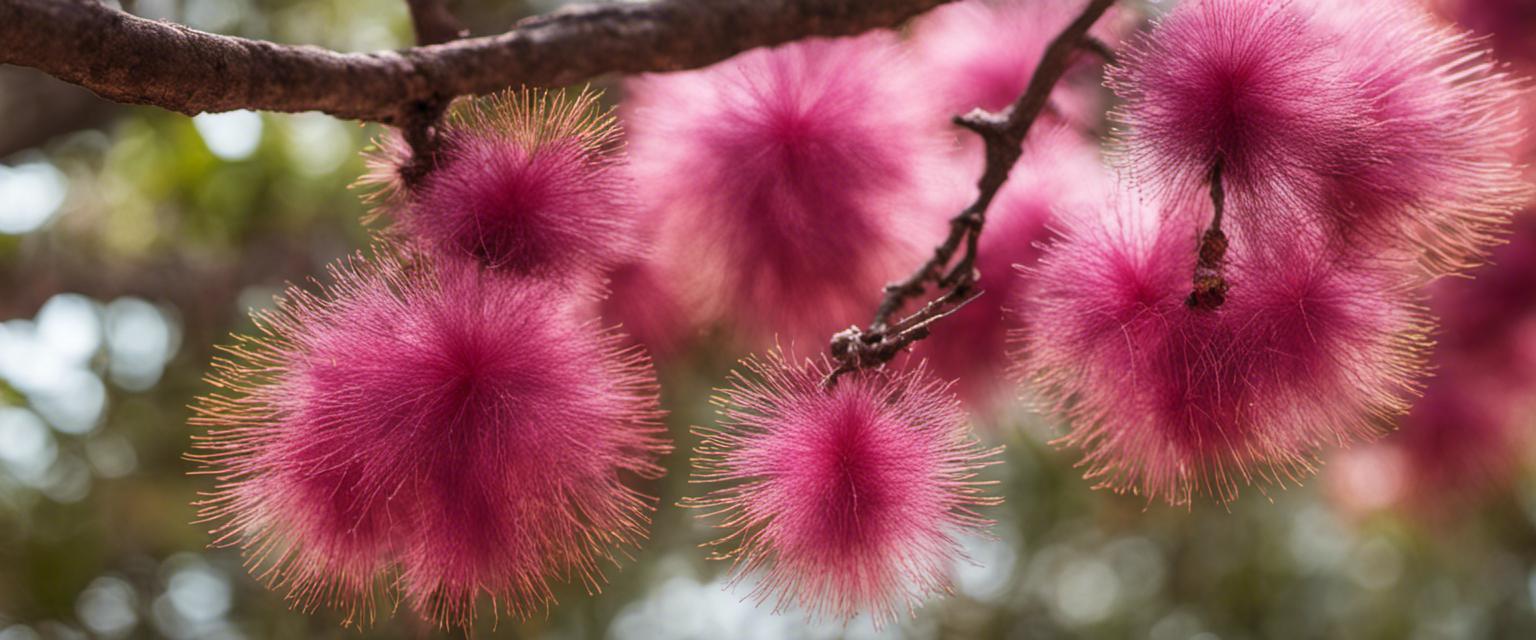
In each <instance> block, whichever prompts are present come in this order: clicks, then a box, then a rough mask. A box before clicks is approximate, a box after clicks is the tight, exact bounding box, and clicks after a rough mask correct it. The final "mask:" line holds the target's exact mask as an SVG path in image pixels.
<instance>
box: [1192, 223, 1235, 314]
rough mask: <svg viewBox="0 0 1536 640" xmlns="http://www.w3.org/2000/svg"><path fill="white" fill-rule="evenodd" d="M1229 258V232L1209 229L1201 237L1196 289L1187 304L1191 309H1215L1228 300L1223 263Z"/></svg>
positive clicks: (1196, 265)
mask: <svg viewBox="0 0 1536 640" xmlns="http://www.w3.org/2000/svg"><path fill="white" fill-rule="evenodd" d="M1226 259H1227V234H1225V233H1222V231H1221V229H1218V228H1214V227H1213V228H1211V229H1207V230H1206V232H1205V235H1204V236H1202V237H1201V238H1200V252H1199V259H1198V260H1197V262H1196V263H1195V281H1194V285H1195V286H1194V290H1193V291H1191V292H1190V293H1189V298H1188V299H1187V300H1185V304H1187V305H1189V307H1190V308H1191V309H1198V310H1201V311H1215V310H1216V309H1218V308H1220V307H1221V305H1222V304H1223V303H1225V302H1226V301H1227V289H1228V288H1230V286H1231V285H1229V284H1227V279H1226V277H1225V276H1223V275H1222V265H1223V264H1224V263H1225V262H1226Z"/></svg>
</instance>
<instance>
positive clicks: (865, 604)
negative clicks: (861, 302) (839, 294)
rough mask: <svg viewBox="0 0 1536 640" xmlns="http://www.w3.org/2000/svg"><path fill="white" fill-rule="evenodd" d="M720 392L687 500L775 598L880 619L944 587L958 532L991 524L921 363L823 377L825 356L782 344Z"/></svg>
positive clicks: (761, 595)
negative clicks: (697, 490) (829, 382)
mask: <svg viewBox="0 0 1536 640" xmlns="http://www.w3.org/2000/svg"><path fill="white" fill-rule="evenodd" d="M745 364H746V367H747V370H746V372H745V373H737V374H734V378H735V380H734V384H733V385H732V386H731V387H730V388H727V389H725V390H723V391H722V393H723V395H722V397H721V404H722V409H721V413H722V415H723V416H724V420H723V421H722V423H721V424H720V425H719V426H718V427H716V428H713V429H703V428H701V429H699V432H700V434H701V435H702V436H703V437H704V442H703V443H702V444H701V445H700V446H699V449H698V451H697V454H698V458H697V459H696V460H695V472H694V477H695V479H696V480H697V481H700V482H704V483H708V484H710V485H713V486H714V487H715V488H714V489H713V490H712V491H711V492H710V493H709V494H708V495H706V496H704V497H702V498H698V499H695V500H692V501H690V505H691V506H696V507H701V508H704V509H707V510H708V511H709V513H708V514H706V515H707V516H717V517H718V518H720V520H719V525H718V526H719V527H720V528H722V529H725V530H726V533H725V535H724V536H723V537H722V538H720V539H719V540H717V541H715V542H714V543H712V544H713V545H716V546H718V547H720V548H721V551H720V552H719V553H718V555H717V557H718V558H721V559H730V560H733V561H734V568H735V571H736V576H735V579H736V580H738V581H740V580H746V579H751V580H754V581H755V588H754V589H753V591H752V593H753V595H754V596H755V597H756V598H758V599H759V600H760V601H761V600H770V599H771V600H773V601H774V603H775V607H776V609H782V608H784V607H788V606H798V607H800V608H802V609H804V610H806V611H807V612H808V613H809V614H810V615H811V616H821V615H828V616H831V617H834V618H841V619H848V618H851V617H853V616H855V615H858V614H861V613H863V614H870V615H871V616H872V617H873V618H874V620H875V621H876V624H881V623H884V622H887V621H890V620H891V619H893V618H894V617H895V616H896V615H897V614H898V613H899V612H900V611H902V610H911V609H912V608H913V607H915V606H916V605H917V604H919V603H920V602H921V601H922V599H923V598H925V597H926V596H928V595H929V594H932V593H943V592H947V591H948V590H949V589H950V578H949V570H950V567H951V566H952V564H953V562H954V561H955V560H956V559H957V558H961V557H963V554H962V552H961V549H960V543H959V541H958V540H957V539H956V536H958V535H959V534H963V533H978V532H981V531H982V530H984V529H985V528H986V527H987V526H988V525H989V524H990V522H989V521H987V520H985V519H983V518H982V517H981V516H980V515H979V514H977V513H976V511H975V509H976V508H977V507H979V506H983V505H990V504H996V503H997V502H998V500H997V499H994V498H988V497H985V496H984V495H982V485H984V484H986V483H984V482H980V481H978V480H976V479H975V478H976V474H977V471H978V469H980V468H981V467H983V466H986V465H988V464H991V463H992V462H993V461H992V460H991V458H992V456H993V455H995V454H996V453H997V452H996V451H995V450H992V451H988V450H983V449H981V447H980V445H979V444H978V443H977V441H976V440H975V438H974V437H973V436H972V435H971V432H970V429H969V427H968V426H967V424H966V417H965V414H964V412H963V411H962V410H961V409H960V405H959V402H958V401H957V400H956V399H955V398H954V396H953V395H951V394H950V393H949V391H948V389H947V388H946V385H945V384H943V383H941V382H939V381H937V380H936V379H934V378H933V377H932V376H930V375H929V374H928V373H927V372H925V371H922V370H921V369H917V370H909V371H904V372H899V373H896V372H886V371H864V372H858V373H854V374H849V375H845V376H843V377H842V378H841V379H839V380H838V382H837V384H836V386H835V387H833V388H831V389H825V388H823V386H822V378H823V377H824V376H825V375H826V374H827V372H828V371H829V370H830V365H828V364H827V363H826V362H825V361H823V362H820V363H816V362H812V361H810V360H807V361H805V362H804V363H803V364H799V365H796V364H793V363H791V362H787V361H785V360H784V359H783V357H782V356H781V355H779V354H777V353H773V354H771V355H769V356H768V357H767V358H766V359H763V360H757V359H748V360H746V361H745Z"/></svg>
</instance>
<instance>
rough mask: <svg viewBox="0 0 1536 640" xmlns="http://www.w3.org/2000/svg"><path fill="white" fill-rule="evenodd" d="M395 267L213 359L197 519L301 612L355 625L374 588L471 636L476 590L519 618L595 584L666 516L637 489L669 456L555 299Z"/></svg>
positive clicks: (642, 399)
mask: <svg viewBox="0 0 1536 640" xmlns="http://www.w3.org/2000/svg"><path fill="white" fill-rule="evenodd" d="M392 255H393V254H392V253H390V252H389V250H388V249H387V248H385V247H381V248H380V257H378V258H376V259H374V260H373V261H371V262H370V261H363V260H361V259H357V260H355V261H353V262H350V263H347V264H344V265H342V266H338V267H335V268H333V269H332V271H331V275H332V277H333V279H334V283H333V284H331V285H329V286H327V287H325V288H324V289H323V290H322V291H321V292H319V293H310V292H307V291H304V290H301V289H298V288H293V289H290V290H289V291H288V293H287V294H286V296H285V297H284V298H282V299H281V300H280V302H279V305H278V307H277V308H276V309H275V310H273V311H271V312H266V313H258V314H257V316H256V321H257V324H258V327H259V328H260V333H259V334H257V335H254V336H238V337H237V342H236V343H235V345H233V346H231V347H229V348H228V349H227V351H228V353H229V356H228V357H227V358H225V359H222V360H219V361H217V362H216V363H215V371H214V373H213V374H212V376H211V378H210V380H211V381H212V383H213V384H214V385H215V386H216V387H217V388H218V389H219V391H217V392H215V393H212V394H210V395H208V396H205V397H203V398H201V399H200V401H199V403H198V405H197V417H196V418H195V419H194V423H195V424H197V425H201V426H206V427H208V428H209V431H208V433H207V435H205V436H199V437H198V438H197V439H196V441H195V443H194V451H195V453H194V455H193V456H192V458H193V459H194V460H196V461H197V462H198V463H200V466H201V467H202V471H201V473H205V474H209V475H213V476H214V477H216V478H217V479H218V481H219V482H218V485H217V487H216V488H215V490H214V491H213V493H211V494H209V495H208V497H207V498H206V499H204V500H202V501H201V502H199V503H198V506H199V507H200V508H201V511H200V515H201V516H202V517H203V518H204V519H205V520H208V521H211V522H214V523H216V524H215V526H214V530H213V534H214V536H215V537H216V538H217V540H218V542H219V543H223V544H239V545H241V546H242V547H243V548H244V549H245V551H246V553H247V555H248V557H249V559H250V563H251V566H252V572H253V573H254V574H256V575H257V576H259V577H261V578H262V579H263V580H265V581H266V582H268V583H269V584H270V585H271V586H273V587H274V588H278V589H281V590H284V591H286V592H287V594H288V597H289V598H290V600H291V601H293V602H294V603H295V606H300V607H303V608H305V609H311V608H314V607H317V606H320V605H326V604H330V605H335V606H338V607H341V608H343V609H345V610H346V611H347V612H348V614H349V616H348V620H349V622H358V623H364V622H366V621H367V620H370V619H372V617H373V615H374V610H373V607H374V602H375V599H374V597H373V592H374V591H375V588H376V587H378V586H381V585H388V589H389V590H390V591H395V590H397V589H398V591H399V592H400V593H402V594H403V596H404V598H405V600H406V601H407V602H408V603H409V604H410V605H411V607H412V608H413V609H415V610H416V611H417V612H418V613H420V614H421V615H422V616H424V617H426V618H427V619H429V620H431V621H433V622H435V623H437V624H440V625H444V626H466V627H467V626H468V625H470V624H471V623H472V621H473V619H474V617H475V609H476V601H477V600H478V599H480V598H481V597H489V598H490V599H491V600H493V601H494V602H495V603H497V604H498V605H500V606H499V610H505V611H509V612H511V613H513V614H514V615H517V616H526V615H528V614H531V613H533V612H536V611H538V610H540V609H542V608H544V607H545V606H546V605H547V604H548V603H549V602H551V600H552V598H553V596H552V593H551V591H550V586H549V585H550V582H551V580H570V579H572V578H575V579H579V580H580V581H581V582H583V583H584V584H586V585H587V586H588V588H595V585H597V584H598V583H600V582H601V580H602V579H603V578H602V568H601V565H603V564H606V563H608V562H609V561H611V560H612V559H613V555H614V554H615V553H616V552H622V551H623V550H624V549H626V548H628V547H632V546H634V545H635V544H636V542H637V541H638V540H640V539H642V538H644V537H645V533H646V526H647V524H648V522H649V512H650V511H651V510H652V508H653V507H654V500H653V499H652V498H649V497H647V496H645V495H642V494H641V493H639V492H638V491H636V490H635V489H634V488H631V487H630V486H628V485H626V483H625V478H628V477H630V476H640V477H647V478H650V477H656V476H658V475H660V474H661V473H662V469H661V467H659V466H657V464H656V463H657V460H658V458H659V456H661V455H662V454H663V453H665V452H666V451H667V450H668V449H669V445H668V444H667V441H666V439H665V437H664V433H663V428H662V427H661V426H660V424H659V422H658V418H659V416H660V411H659V409H658V406H657V400H656V394H657V388H656V381H655V374H654V372H653V371H652V369H651V367H650V364H649V362H648V361H647V360H646V359H645V357H644V356H643V355H641V354H639V353H638V352H636V351H635V350H632V349H630V350H626V349H623V348H621V347H620V346H618V344H619V341H620V340H621V339H622V338H621V337H620V336H617V335H615V334H613V333H611V332H607V331H604V330H602V329H600V328H599V327H598V326H597V325H596V324H595V323H593V322H591V321H584V320H582V319H581V318H579V317H578V316H577V315H576V314H575V313H573V312H572V309H571V308H570V307H569V306H567V303H565V302H562V301H563V300H567V299H568V298H569V296H563V295H560V293H561V292H560V291H559V290H558V288H557V285H554V284H544V283H543V282H542V281H538V280H529V279H520V278H508V277H506V276H503V275H499V274H496V273H494V272H491V271H488V270H484V269H483V268H481V267H479V266H476V265H471V264H467V263H463V262H445V261H441V260H438V259H430V258H426V257H421V256H410V257H406V258H403V259H402V258H395V257H392Z"/></svg>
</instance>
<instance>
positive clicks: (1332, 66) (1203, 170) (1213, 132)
mask: <svg viewBox="0 0 1536 640" xmlns="http://www.w3.org/2000/svg"><path fill="white" fill-rule="evenodd" d="M1325 35H1326V34H1325V33H1324V32H1323V31H1322V30H1321V29H1319V28H1318V27H1317V26H1316V25H1314V24H1313V23H1312V21H1311V20H1310V16H1309V14H1308V12H1307V11H1306V10H1305V8H1303V7H1299V6H1297V5H1295V4H1292V3H1289V2H1260V1H1254V0H1193V1H1191V2H1185V3H1181V4H1180V5H1179V6H1178V7H1176V8H1175V9H1174V10H1173V11H1172V12H1170V13H1169V14H1168V15H1167V16H1165V17H1164V18H1162V19H1161V21H1159V22H1158V23H1157V24H1156V25H1155V27H1154V28H1153V29H1152V30H1151V31H1150V32H1149V33H1146V34H1144V35H1141V36H1138V37H1137V38H1135V39H1134V40H1133V41H1132V42H1131V44H1130V46H1129V47H1127V48H1126V49H1125V50H1123V51H1122V52H1121V53H1120V62H1119V64H1118V65H1117V66H1113V67H1111V68H1110V69H1109V70H1108V72H1107V76H1108V84H1109V85H1110V87H1111V88H1113V89H1114V90H1115V92H1116V93H1118V94H1119V95H1120V97H1121V98H1123V99H1124V100H1125V105H1124V106H1123V107H1122V108H1120V109H1117V110H1116V112H1115V113H1114V117H1115V118H1116V119H1117V120H1119V121H1120V122H1121V123H1123V124H1124V126H1126V127H1127V128H1128V131H1126V132H1124V133H1123V136H1122V137H1123V139H1122V147H1123V150H1122V152H1121V156H1122V163H1123V165H1124V166H1125V168H1126V169H1127V171H1128V172H1129V173H1130V174H1131V175H1132V176H1134V177H1135V179H1136V180H1138V181H1139V182H1143V183H1146V184H1147V185H1148V186H1153V187H1156V190H1157V191H1161V192H1164V193H1172V194H1182V193H1185V192H1188V191H1193V190H1196V189H1199V188H1201V187H1202V185H1203V184H1204V183H1205V182H1207V180H1208V178H1209V176H1210V174H1211V172H1212V169H1213V167H1215V166H1216V165H1217V163H1218V162H1220V165H1221V171H1222V178H1223V183H1224V185H1225V187H1226V189H1227V192H1228V195H1229V198H1230V199H1231V200H1233V205H1235V206H1233V207H1231V209H1232V210H1231V211H1230V213H1231V215H1230V220H1231V222H1232V224H1233V225H1234V226H1235V227H1236V228H1237V230H1236V232H1237V234H1239V235H1241V234H1244V233H1259V232H1265V231H1266V230H1268V229H1270V228H1274V229H1277V230H1284V229H1289V228H1291V227H1293V226H1295V223H1296V222H1297V221H1298V219H1306V218H1312V217H1315V216H1316V212H1318V211H1320V210H1321V206H1320V203H1321V202H1322V200H1323V196H1322V195H1321V193H1320V192H1321V191H1322V189H1323V187H1322V185H1321V184H1320V183H1321V180H1322V178H1321V177H1320V176H1330V175H1334V174H1337V173H1340V172H1344V171H1349V170H1354V169H1356V168H1357V167H1358V166H1359V165H1361V164H1363V163H1365V162H1366V156H1368V155H1369V154H1370V150H1369V149H1366V148H1363V147H1362V143H1363V141H1364V140H1365V137H1366V132H1367V130H1368V129H1369V128H1370V126H1371V123H1370V121H1369V120H1368V119H1367V118H1366V117H1365V116H1363V115H1362V114H1363V113H1365V112H1366V111H1367V106H1368V104H1367V102H1366V100H1365V98H1364V97H1363V96H1361V95H1359V92H1358V90H1357V89H1356V88H1355V87H1354V86H1353V85H1352V84H1351V83H1350V81H1349V79H1348V78H1347V77H1346V76H1345V73H1344V69H1343V67H1342V65H1341V64H1340V63H1339V60H1338V51H1337V50H1336V49H1335V47H1334V46H1333V42H1332V41H1330V40H1329V39H1328V38H1327V37H1325ZM1258 211H1267V212H1271V213H1281V217H1282V218H1283V219H1281V220H1267V219H1265V218H1264V217H1263V216H1259V215H1255V213H1256V212H1258ZM1285 212H1296V213H1295V214H1286V213H1285ZM1229 233H1230V231H1229ZM1280 233H1282V234H1283V231H1280Z"/></svg>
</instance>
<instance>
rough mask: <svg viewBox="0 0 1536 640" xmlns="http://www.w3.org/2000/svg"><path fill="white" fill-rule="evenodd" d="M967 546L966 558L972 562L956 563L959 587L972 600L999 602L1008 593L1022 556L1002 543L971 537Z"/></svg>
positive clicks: (967, 540)
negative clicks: (1016, 566) (1019, 557)
mask: <svg viewBox="0 0 1536 640" xmlns="http://www.w3.org/2000/svg"><path fill="white" fill-rule="evenodd" d="M964 544H965V555H967V556H969V557H970V560H969V561H966V560H958V561H956V563H955V568H954V576H955V584H956V586H958V587H959V588H960V592H961V593H964V594H965V595H966V596H968V597H970V598H973V599H976V600H979V601H982V602H997V601H999V600H1000V599H1001V598H1002V597H1003V596H1004V595H1006V594H1007V593H1008V585H1009V583H1010V582H1011V581H1012V577H1013V566H1014V564H1015V563H1016V562H1017V560H1018V554H1017V553H1015V552H1014V550H1013V547H1011V546H1010V545H1009V544H1008V543H1007V542H1004V541H1002V540H988V539H985V538H977V537H970V538H967V539H966V540H965V542H964Z"/></svg>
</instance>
